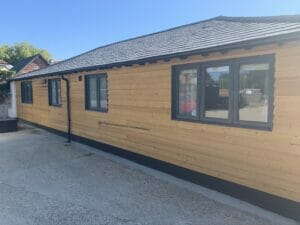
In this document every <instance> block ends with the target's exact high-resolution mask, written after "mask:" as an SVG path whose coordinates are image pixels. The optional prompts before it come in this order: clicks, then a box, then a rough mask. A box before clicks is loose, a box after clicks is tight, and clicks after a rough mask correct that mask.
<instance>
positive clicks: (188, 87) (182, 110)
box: [178, 69, 197, 117]
mask: <svg viewBox="0 0 300 225" xmlns="http://www.w3.org/2000/svg"><path fill="white" fill-rule="evenodd" d="M178 86H179V95H178V97H179V99H178V100H179V104H178V107H179V109H178V112H179V115H181V116H190V117H196V116H197V69H191V70H182V71H181V72H180V74H179V85H178Z"/></svg>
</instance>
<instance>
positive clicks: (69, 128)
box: [61, 75, 72, 143]
mask: <svg viewBox="0 0 300 225" xmlns="http://www.w3.org/2000/svg"><path fill="white" fill-rule="evenodd" d="M61 79H62V80H64V81H65V82H66V96H67V117H68V141H67V142H68V143H71V136H72V133H71V104H70V81H69V80H68V79H67V78H65V77H64V75H61Z"/></svg>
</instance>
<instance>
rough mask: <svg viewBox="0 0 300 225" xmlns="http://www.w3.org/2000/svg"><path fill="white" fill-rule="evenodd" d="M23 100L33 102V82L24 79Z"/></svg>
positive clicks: (22, 86) (22, 83) (22, 85)
mask: <svg viewBox="0 0 300 225" xmlns="http://www.w3.org/2000/svg"><path fill="white" fill-rule="evenodd" d="M21 101H22V103H27V104H31V103H32V82H31V81H23V82H21Z"/></svg>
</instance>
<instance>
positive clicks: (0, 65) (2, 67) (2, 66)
mask: <svg viewBox="0 0 300 225" xmlns="http://www.w3.org/2000/svg"><path fill="white" fill-rule="evenodd" d="M11 68H12V65H10V64H8V63H7V62H6V61H4V60H0V71H9V70H10V69H11Z"/></svg>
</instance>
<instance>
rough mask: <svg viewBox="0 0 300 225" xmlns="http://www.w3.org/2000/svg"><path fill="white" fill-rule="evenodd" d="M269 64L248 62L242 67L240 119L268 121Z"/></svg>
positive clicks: (240, 77) (240, 75) (240, 76)
mask: <svg viewBox="0 0 300 225" xmlns="http://www.w3.org/2000/svg"><path fill="white" fill-rule="evenodd" d="M268 72H269V64H248V65H242V66H241V67H240V74H239V119H240V120H245V121H257V122H267V121H268V102H269V95H268V93H269V88H270V87H269V84H268V83H269V82H268V79H269V77H268Z"/></svg>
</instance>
